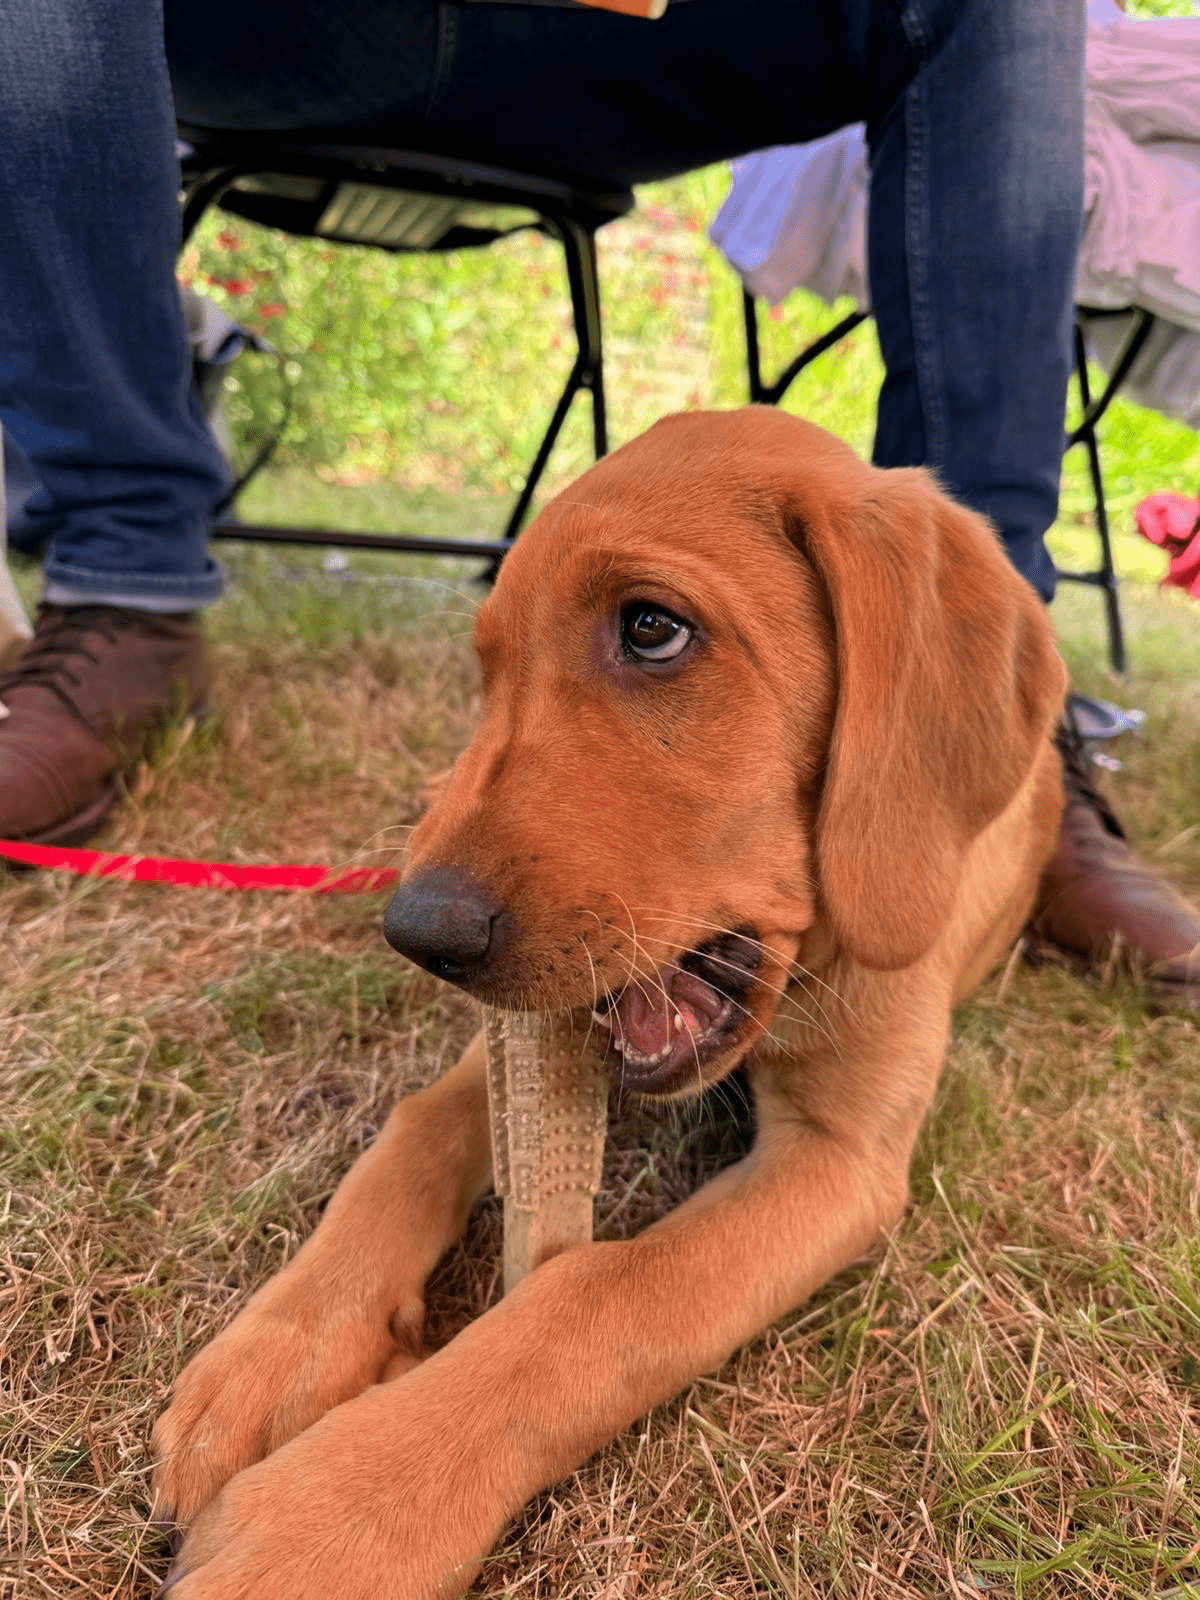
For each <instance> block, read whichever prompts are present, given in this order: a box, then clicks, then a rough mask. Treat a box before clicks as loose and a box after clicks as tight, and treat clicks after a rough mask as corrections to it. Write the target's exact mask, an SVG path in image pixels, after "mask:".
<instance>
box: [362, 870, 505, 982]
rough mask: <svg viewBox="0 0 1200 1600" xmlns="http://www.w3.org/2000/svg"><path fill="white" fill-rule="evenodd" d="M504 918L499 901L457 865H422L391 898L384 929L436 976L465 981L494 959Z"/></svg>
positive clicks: (396, 945) (389, 939)
mask: <svg viewBox="0 0 1200 1600" xmlns="http://www.w3.org/2000/svg"><path fill="white" fill-rule="evenodd" d="M507 922H508V915H507V912H506V910H505V907H504V905H503V904H502V903H501V901H499V900H497V899H496V897H495V895H493V894H492V893H491V891H490V890H488V889H485V888H484V886H483V885H482V884H481V883H477V882H476V881H475V879H474V878H470V877H468V876H467V874H466V873H465V872H463V871H461V870H460V869H459V868H458V867H445V866H441V867H426V868H424V869H423V870H422V871H420V872H417V873H416V874H415V875H414V876H413V877H411V878H409V879H408V880H407V881H406V882H405V883H402V884H401V885H400V887H399V888H398V889H397V890H396V892H395V894H394V895H393V896H392V898H391V901H390V903H389V905H388V908H387V910H386V911H385V912H384V915H383V932H384V937H385V938H386V939H387V942H388V943H389V944H390V945H391V946H392V948H393V949H394V950H399V952H400V954H401V955H402V956H407V957H408V959H409V960H410V961H415V962H416V963H417V965H418V966H419V967H424V968H425V970H426V971H427V972H432V973H433V974H434V976H435V977H438V978H445V979H446V981H447V982H448V983H459V984H467V985H469V983H470V981H471V979H472V978H474V977H477V976H478V975H479V974H480V973H481V972H482V970H483V967H484V965H485V963H486V962H488V961H489V960H493V959H494V958H495V956H496V954H497V951H498V948H499V945H500V943H501V938H502V935H503V930H504V926H505V925H506V924H507Z"/></svg>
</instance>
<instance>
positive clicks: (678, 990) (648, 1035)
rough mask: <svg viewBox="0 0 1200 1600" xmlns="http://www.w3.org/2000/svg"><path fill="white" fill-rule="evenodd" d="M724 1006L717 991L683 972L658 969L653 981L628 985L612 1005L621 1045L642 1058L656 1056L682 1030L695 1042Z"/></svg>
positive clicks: (673, 968) (676, 968)
mask: <svg viewBox="0 0 1200 1600" xmlns="http://www.w3.org/2000/svg"><path fill="white" fill-rule="evenodd" d="M725 1005H726V1002H725V1001H724V1000H723V999H722V997H721V996H720V995H718V994H717V992H716V990H715V989H714V988H713V987H712V986H711V984H707V983H705V982H704V980H703V979H702V978H697V977H696V976H695V974H694V973H691V972H684V970H683V969H682V968H681V967H676V966H665V967H660V968H659V970H658V971H657V972H656V973H655V975H654V977H653V978H639V979H637V980H636V981H635V982H633V983H630V984H627V985H626V987H625V988H624V989H623V990H622V991H621V993H620V994H619V995H618V996H617V999H616V1001H615V1002H614V1004H613V1008H612V1012H611V1013H610V1020H611V1017H612V1015H613V1014H615V1016H616V1021H617V1026H618V1028H619V1030H620V1036H621V1039H622V1041H623V1042H624V1043H625V1044H627V1045H632V1046H633V1048H634V1049H635V1050H637V1051H639V1052H640V1053H641V1054H642V1055H644V1056H656V1055H659V1054H660V1053H661V1052H662V1051H663V1050H665V1049H666V1048H667V1047H668V1046H669V1045H670V1044H671V1042H672V1040H674V1039H675V1038H677V1037H678V1036H679V1034H680V1033H681V1032H683V1031H684V1030H685V1029H686V1031H687V1032H688V1033H690V1034H691V1036H692V1038H693V1039H698V1038H700V1036H701V1035H702V1034H704V1033H706V1032H707V1031H708V1030H709V1028H711V1027H712V1026H713V1025H714V1023H717V1022H719V1021H720V1020H721V1017H722V1015H723V1013H724V1010H725Z"/></svg>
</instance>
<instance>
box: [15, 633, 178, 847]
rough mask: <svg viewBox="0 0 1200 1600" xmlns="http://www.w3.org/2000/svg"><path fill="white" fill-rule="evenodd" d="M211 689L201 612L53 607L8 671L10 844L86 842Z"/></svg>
mask: <svg viewBox="0 0 1200 1600" xmlns="http://www.w3.org/2000/svg"><path fill="white" fill-rule="evenodd" d="M208 688H209V672H208V665H207V661H206V657H205V651H204V641H203V638H202V636H201V632H200V624H199V622H198V620H197V616H196V613H195V612H187V613H173V614H170V615H159V614H157V613H155V612H151V611H137V610H133V609H131V608H126V607H122V606H100V605H95V606H92V605H88V606H52V605H43V606H42V607H41V609H40V610H39V612H38V617H37V625H36V627H35V629H34V635H33V638H32V639H31V640H30V641H29V643H28V644H27V645H26V647H25V649H24V651H23V652H22V654H21V655H20V657H19V658H18V659H17V661H16V662H14V663H13V665H12V666H10V667H8V668H7V669H6V670H4V671H2V672H0V838H8V839H11V838H19V839H25V840H31V841H33V842H35V843H39V844H79V843H80V842H82V841H83V840H84V839H86V838H88V837H89V835H91V834H92V833H94V832H95V831H96V829H97V828H98V827H99V826H100V824H101V823H102V822H103V820H104V818H105V817H106V816H107V815H108V812H109V811H110V810H111V809H112V806H113V804H114V802H115V800H116V798H117V779H118V777H119V776H120V774H121V773H122V772H123V771H124V770H126V769H127V768H128V767H129V766H130V765H132V764H133V762H135V761H136V760H137V759H138V757H139V756H140V755H141V754H142V753H143V751H144V750H145V747H146V743H147V740H148V739H149V738H150V736H151V735H152V734H154V733H155V732H157V731H158V730H159V729H161V728H162V727H163V726H164V724H165V723H166V722H167V721H168V720H169V719H170V718H171V716H173V715H178V714H180V713H186V712H196V711H199V710H200V709H201V708H202V707H203V705H204V704H205V701H206V699H207V695H208Z"/></svg>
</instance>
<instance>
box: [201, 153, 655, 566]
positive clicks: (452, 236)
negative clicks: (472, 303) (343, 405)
mask: <svg viewBox="0 0 1200 1600" xmlns="http://www.w3.org/2000/svg"><path fill="white" fill-rule="evenodd" d="M179 136H180V139H181V141H182V143H183V150H182V152H181V165H182V170H183V186H184V187H183V193H184V202H183V239H184V242H185V243H186V242H187V240H188V239H189V238H190V237H191V235H192V233H193V231H194V230H195V227H196V224H197V223H198V222H199V221H200V219H201V217H202V216H203V215H204V214H205V212H206V211H207V210H208V209H209V207H210V206H212V205H218V206H220V208H221V209H222V210H223V211H226V212H229V213H230V214H231V215H233V216H237V217H241V218H243V219H244V220H246V221H249V222H256V223H260V224H262V225H263V226H264V227H268V228H279V229H282V230H283V231H285V232H287V233H292V234H297V235H300V236H305V237H312V238H317V239H328V240H329V241H330V242H331V243H341V244H360V245H372V246H374V247H375V248H376V249H380V250H389V251H395V252H402V253H412V252H428V251H446V250H459V249H465V248H471V247H475V246H481V245H487V244H491V243H492V242H493V241H494V240H496V239H500V238H503V237H505V236H506V235H508V234H510V233H515V232H518V231H520V230H522V229H525V228H536V229H538V230H539V231H540V232H542V233H544V234H547V235H548V236H550V237H552V238H554V239H557V241H558V242H559V244H560V245H561V247H562V250H563V254H564V258H565V262H566V271H567V282H568V285H569V288H570V293H571V309H572V313H573V317H574V325H575V343H576V356H575V360H574V362H573V364H572V367H571V370H570V373H569V374H568V376H567V381H566V383H565V385H564V386H563V389H562V392H561V394H560V396H559V398H558V402H557V404H556V405H555V407H554V410H553V412H552V414H551V417H550V421H549V424H548V426H547V428H546V432H545V434H544V435H543V438H542V442H541V444H540V445H539V446H538V450H537V453H536V455H535V456H534V459H533V462H532V464H531V465H530V467H529V470H528V472H527V474H526V476H525V481H524V484H523V485H522V488H521V491H520V493H519V494H518V496H517V500H516V504H515V505H514V506H513V508H512V512H511V513H510V515H509V517H508V521H507V523H506V525H505V527H504V531H503V533H502V534H501V536H500V537H499V538H498V539H493V540H476V539H442V538H434V537H431V536H427V535H421V534H412V533H402V532H397V533H389V534H373V533H355V532H345V531H338V530H335V529H329V528H296V527H268V526H262V525H259V524H247V523H243V522H230V521H224V522H219V523H218V524H217V525H216V526H215V527H214V529H213V537H214V538H218V539H238V540H243V541H247V542H251V543H253V542H260V543H270V544H308V545H336V546H342V547H350V548H356V549H372V550H393V551H405V552H423V553H425V554H429V555H445V556H450V555H453V556H478V555H483V556H489V557H491V558H492V563H493V566H492V570H493V571H494V568H495V564H496V563H497V562H498V561H499V559H500V558H501V557H502V556H503V555H504V553H505V551H506V550H508V549H509V548H510V547H511V545H512V542H513V540H514V539H515V538H516V536H517V534H518V533H519V532H520V529H521V525H522V523H523V522H524V520H525V517H526V515H527V514H528V511H529V506H530V502H531V501H532V499H533V495H534V492H535V490H536V489H537V486H538V483H539V481H540V479H541V477H542V475H543V473H544V471H545V468H546V463H547V461H548V460H549V458H550V453H551V451H552V450H553V448H554V443H555V440H556V439H557V438H558V435H559V432H560V430H561V429H562V425H563V423H564V422H565V421H566V417H567V413H568V412H569V411H570V409H571V404H572V402H573V400H574V399H575V396H576V395H577V394H579V393H580V391H581V390H587V391H588V393H589V394H590V395H591V401H592V441H593V445H594V449H595V453H596V457H597V459H599V457H600V456H602V455H603V454H604V453H605V452H606V450H607V449H608V428H607V421H606V416H605V404H604V369H603V363H602V347H601V330H600V285H599V278H598V274H597V268H596V232H597V229H599V228H601V227H603V225H604V224H605V223H606V222H611V221H612V220H613V219H614V218H616V217H620V216H624V215H625V214H626V213H627V212H629V211H631V210H632V209H633V205H634V197H633V194H632V192H631V191H630V190H627V189H618V190H585V189H581V188H580V187H579V186H578V185H573V184H568V183H562V182H557V181H555V180H553V179H550V178H542V177H538V176H535V175H533V174H530V173H518V172H510V171H506V170H504V169H503V168H500V167H490V166H485V165H483V164H481V163H478V162H472V161H462V160H459V159H458V158H456V157H455V158H450V157H442V156H438V155H430V154H428V153H421V152H414V151H410V150H395V149H388V148H381V147H376V146H366V145H358V144H354V143H345V144H334V143H329V142H327V141H325V140H320V141H316V140H314V139H312V138H308V137H305V135H303V134H245V133H235V132H227V131H215V130H213V129H209V128H198V127H192V126H188V125H181V126H180V129H179Z"/></svg>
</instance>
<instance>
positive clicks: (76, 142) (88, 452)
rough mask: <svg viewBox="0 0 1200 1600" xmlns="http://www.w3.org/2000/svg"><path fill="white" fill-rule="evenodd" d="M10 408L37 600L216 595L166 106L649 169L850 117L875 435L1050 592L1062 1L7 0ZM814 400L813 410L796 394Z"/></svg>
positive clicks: (1060, 301) (759, 144) (1069, 84)
mask: <svg viewBox="0 0 1200 1600" xmlns="http://www.w3.org/2000/svg"><path fill="white" fill-rule="evenodd" d="M0 6H2V7H3V9H4V11H5V14H6V21H7V26H6V29H5V34H6V38H5V46H4V48H3V49H2V50H0V208H2V213H3V215H4V217H5V220H6V227H5V232H4V247H3V249H0V420H2V421H3V424H4V426H5V427H6V428H8V429H11V431H12V433H13V435H14V437H15V438H16V440H17V442H18V443H19V444H20V445H21V447H22V448H23V450H24V451H25V453H26V454H27V456H28V457H29V458H30V461H31V463H32V465H33V468H34V471H35V473H36V475H37V477H38V479H39V481H40V483H41V485H42V492H41V494H40V495H39V496H38V497H37V499H36V500H35V502H34V504H33V507H32V511H33V515H34V517H35V519H36V520H37V521H38V522H39V523H40V524H41V526H42V527H43V529H44V530H45V533H46V535H47V558H46V581H47V593H48V596H49V597H50V598H51V599H55V600H58V601H60V602H63V603H69V602H72V601H80V600H85V599H89V598H90V599H104V600H109V601H119V602H129V601H132V602H134V603H138V604H144V605H148V606H153V607H180V606H184V605H189V606H190V605H196V604H200V603H203V602H205V601H207V600H210V599H212V598H213V597H214V596H215V594H216V593H217V592H218V589H219V584H220V576H219V570H218V569H217V567H216V565H215V563H213V562H212V560H211V558H210V557H209V555H208V553H207V541H206V534H207V525H208V520H209V518H210V515H211V512H212V508H213V506H214V503H215V502H216V500H217V499H218V497H219V495H220V493H221V492H222V489H223V487H224V481H225V480H224V472H223V468H222V465H221V462H220V459H219V456H218V454H217V451H216V449H215V447H214V446H213V444H212V442H211V440H210V438H209V436H208V434H207V432H206V430H205V428H204V426H203V423H202V421H201V419H200V417H199V414H198V412H197V409H196V407H195V404H194V402H193V401H192V400H191V399H190V397H189V393H188V383H187V356H186V349H185V344H184V334H183V325H182V319H181V316H180V313H179V307H178V299H177V296H176V293H175V288H174V281H173V275H172V262H173V256H174V252H175V247H176V243H177V239H178V214H177V207H176V200H175V184H176V179H175V171H174V162H173V156H172V150H173V137H174V124H173V119H172V109H171V92H170V91H171V84H170V83H169V82H168V61H169V63H170V76H171V80H172V83H173V87H174V94H175V101H176V104H177V105H178V109H179V114H180V116H181V118H183V119H184V120H188V121H192V122H197V123H201V124H206V125H210V126H225V127H245V128H255V129H284V128H292V129H294V128H299V127H306V128H322V129H331V130H332V129H338V130H343V131H344V130H346V129H356V130H361V131H362V132H363V133H364V134H367V133H369V134H370V135H372V136H373V137H376V138H380V139H388V138H390V139H393V140H394V141H395V142H396V143H397V144H400V145H403V146H405V147H407V148H416V149H429V150H439V151H442V152H444V153H446V154H459V155H464V156H471V157H474V158H476V159H482V160H486V161H491V162H494V163H495V164H497V165H501V166H510V167H515V168H518V169H523V170H528V171H533V172H543V173H547V174H551V175H561V176H575V177H583V178H586V179H588V180H589V181H591V182H593V183H600V184H618V185H624V184H628V183H640V182H645V181H648V180H651V179H655V178H660V177H665V176H668V175H672V174H676V173H680V172H683V171H686V170H688V169H689V168H693V167H697V166H701V165H703V164H705V163H707V162H710V161H715V160H719V159H721V158H723V157H728V156H733V155H737V154H743V153H745V152H747V151H750V150H755V149H762V148H764V147H766V146H769V145H774V144H791V143H799V142H802V141H803V140H805V139H809V138H815V137H818V136H819V135H821V134H824V133H828V132H830V131H831V130H832V129H834V128H836V127H839V126H842V125H843V124H845V123H847V122H857V121H864V122H866V124H867V128H868V139H869V143H870V148H871V162H872V186H871V208H870V219H869V233H870V239H869V256H870V273H871V292H872V298H873V302H874V307H875V315H876V320H877V324H878V329H879V339H880V344H881V347H882V350H883V354H884V359H885V364H886V368H887V378H886V381H885V383H884V387H883V391H882V393H881V396H880V403H879V420H878V429H877V435H876V443H875V459H876V461H877V462H879V463H880V464H882V465H911V464H914V463H921V462H925V463H928V464H929V465H930V466H932V467H933V468H934V469H935V470H936V471H937V473H938V475H939V477H940V478H941V480H942V482H943V483H944V484H945V485H946V487H947V488H949V489H950V490H951V491H952V492H954V493H955V494H957V495H958V496H959V497H960V498H961V499H962V500H964V501H965V502H966V503H967V504H969V505H971V506H973V507H975V508H976V509H978V510H979V511H982V512H983V513H985V514H986V515H988V516H990V517H991V518H992V519H993V521H994V522H995V523H996V525H997V527H998V528H999V529H1000V531H1001V534H1002V536H1003V538H1004V539H1005V541H1006V544H1007V546H1008V549H1009V552H1010V554H1011V556H1012V559H1013V561H1014V563H1015V564H1016V566H1017V567H1018V569H1019V570H1020V571H1021V572H1022V573H1023V574H1024V575H1025V576H1026V577H1027V578H1028V579H1029V580H1030V581H1031V582H1032V583H1033V584H1034V585H1035V586H1036V587H1037V588H1038V589H1039V590H1040V592H1041V593H1042V594H1043V595H1044V596H1045V597H1046V598H1049V597H1050V594H1051V593H1052V590H1053V569H1052V567H1051V565H1050V562H1049V559H1048V557H1047V555H1046V552H1045V548H1044V545H1043V542H1042V535H1043V534H1044V532H1045V530H1046V529H1047V528H1048V527H1049V525H1050V523H1051V522H1052V521H1053V520H1054V516H1055V512H1056V506H1057V494H1058V475H1059V460H1060V453H1061V448H1062V419H1063V406H1064V398H1065V391H1066V381H1067V376H1068V372H1069V358H1070V319H1071V289H1072V284H1073V279H1074V269H1075V255H1076V250H1077V245H1078V237H1079V232H1080V227H1081V218H1082V137H1083V127H1082V124H1083V87H1082V85H1083V28H1084V17H1083V7H1082V6H1066V7H1057V6H1053V5H1047V4H1046V0H1004V3H1003V4H997V3H996V0H841V3H840V4H831V3H830V0H671V4H670V5H669V6H668V9H667V13H666V16H665V17H664V18H663V19H662V20H661V21H659V22H653V23H647V22H638V21H633V20H631V19H628V18H625V17H620V16H615V15H612V14H610V13H606V12H601V11H594V10H589V9H582V8H573V7H565V6H556V5H534V4H510V3H503V0H499V3H497V0H445V3H437V0H343V3H342V4H340V5H338V6H331V5H329V4H328V0H205V3H204V4H203V5H201V4H199V3H198V0H167V5H166V19H165V52H164V47H163V45H164V35H163V31H162V30H163V23H162V19H161V17H160V14H159V10H158V6H157V4H156V3H155V0H135V3H133V4H130V3H129V0H0ZM818 420H819V419H818Z"/></svg>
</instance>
